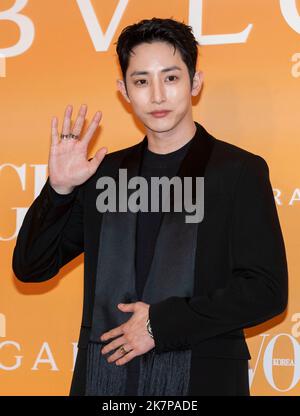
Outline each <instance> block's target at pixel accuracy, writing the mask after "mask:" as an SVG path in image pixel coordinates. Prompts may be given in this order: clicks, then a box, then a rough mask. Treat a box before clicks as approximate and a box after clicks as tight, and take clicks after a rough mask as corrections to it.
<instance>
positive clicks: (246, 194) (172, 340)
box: [149, 155, 288, 352]
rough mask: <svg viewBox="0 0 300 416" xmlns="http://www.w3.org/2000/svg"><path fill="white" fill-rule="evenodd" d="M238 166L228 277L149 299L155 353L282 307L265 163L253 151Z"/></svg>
mask: <svg viewBox="0 0 300 416" xmlns="http://www.w3.org/2000/svg"><path fill="white" fill-rule="evenodd" d="M241 169H242V170H241V174H240V177H239V179H238V183H237V187H236V192H235V196H234V201H233V222H232V264H233V266H232V273H231V279H229V281H228V283H227V285H226V286H225V287H222V288H218V289H217V290H215V291H214V292H212V293H209V294H207V295H201V296H194V297H177V296H172V297H169V298H167V299H165V300H163V301H161V302H157V303H154V304H151V305H150V308H149V318H150V322H151V327H152V331H153V336H154V341H155V348H156V350H157V352H162V351H168V350H176V349H185V348H191V347H192V346H194V345H196V344H197V343H199V342H201V341H204V340H206V339H208V338H211V337H215V336H218V335H221V334H224V333H227V332H231V331H234V330H241V329H244V328H247V327H251V326H255V325H258V324H260V323H262V322H264V321H266V320H269V319H271V318H273V317H274V316H276V315H278V314H280V313H282V312H283V311H284V310H285V308H286V306H287V300H288V270H287V261H286V253H285V247H284V241H283V236H282V232H281V228H280V223H279V218H278V214H277V209H276V205H275V200H274V196H273V191H272V187H271V183H270V180H269V168H268V165H267V163H266V162H265V160H264V159H263V158H262V157H260V156H257V155H253V156H252V157H249V158H247V160H245V162H244V164H243V167H242V168H241Z"/></svg>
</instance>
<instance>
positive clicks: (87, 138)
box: [82, 111, 102, 144]
mask: <svg viewBox="0 0 300 416" xmlns="http://www.w3.org/2000/svg"><path fill="white" fill-rule="evenodd" d="M101 118H102V113H101V111H97V113H96V114H95V115H94V117H93V119H92V121H91V123H90V125H89V127H88V129H87V131H86V133H85V135H84V136H83V138H82V142H83V143H86V144H88V143H89V141H90V140H91V138H92V136H93V134H94V132H95V130H96V128H97V127H98V125H99V123H100V120H101Z"/></svg>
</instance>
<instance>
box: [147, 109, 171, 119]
mask: <svg viewBox="0 0 300 416" xmlns="http://www.w3.org/2000/svg"><path fill="white" fill-rule="evenodd" d="M169 113H170V111H169V110H162V111H153V112H152V113H150V114H151V115H152V116H153V117H157V118H160V117H165V116H166V115H167V114H169Z"/></svg>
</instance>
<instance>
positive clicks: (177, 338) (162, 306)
mask: <svg viewBox="0 0 300 416" xmlns="http://www.w3.org/2000/svg"><path fill="white" fill-rule="evenodd" d="M149 319H150V322H151V328H152V332H153V337H154V342H155V349H156V351H157V352H164V351H172V350H184V349H188V348H190V347H191V343H190V342H189V340H188V337H187V333H188V332H187V327H189V325H188V324H187V322H189V319H187V306H186V298H180V297H176V296H172V297H170V298H167V299H165V300H163V301H161V302H157V303H153V304H151V305H150V307H149ZM189 329H190V328H189Z"/></svg>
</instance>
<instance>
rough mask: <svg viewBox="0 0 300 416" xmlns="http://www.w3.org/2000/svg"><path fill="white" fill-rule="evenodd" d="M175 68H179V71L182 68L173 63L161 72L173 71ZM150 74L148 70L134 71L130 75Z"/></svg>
mask: <svg viewBox="0 0 300 416" xmlns="http://www.w3.org/2000/svg"><path fill="white" fill-rule="evenodd" d="M174 69H178V70H179V71H181V68H179V66H176V65H173V66H170V67H168V68H164V69H162V70H161V71H160V72H169V71H173V70H174ZM148 74H149V72H148V71H133V72H132V73H131V74H130V76H131V77H133V76H134V75H148Z"/></svg>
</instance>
